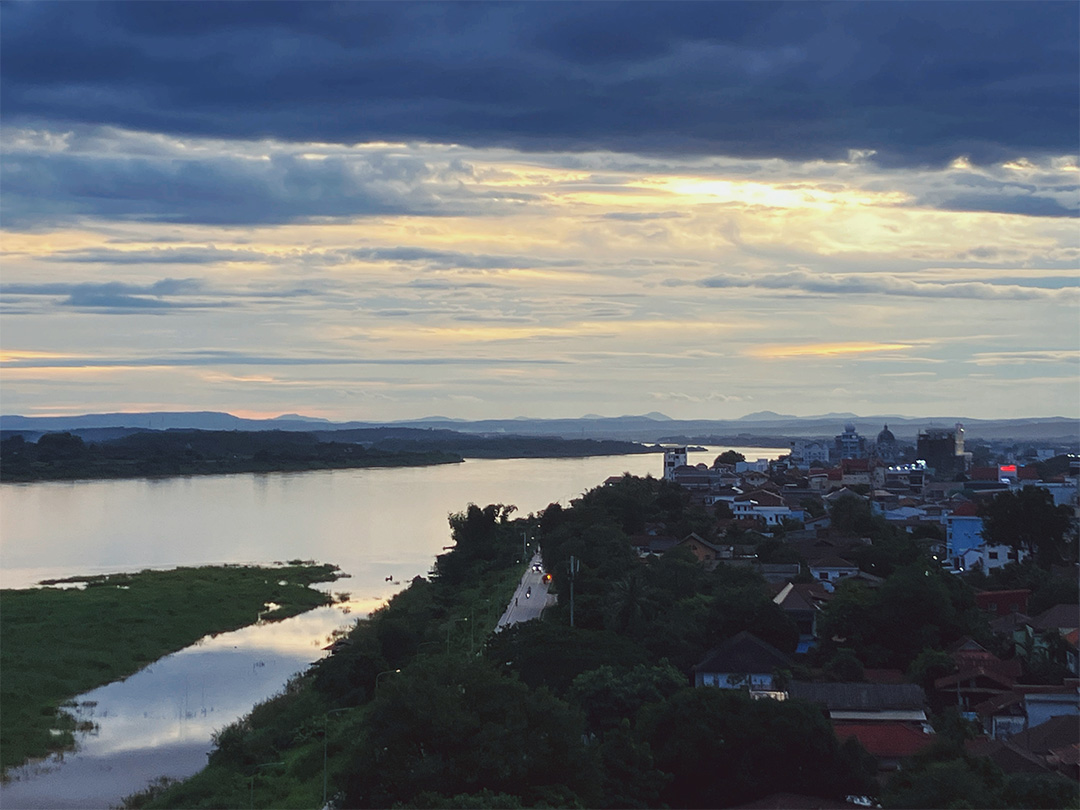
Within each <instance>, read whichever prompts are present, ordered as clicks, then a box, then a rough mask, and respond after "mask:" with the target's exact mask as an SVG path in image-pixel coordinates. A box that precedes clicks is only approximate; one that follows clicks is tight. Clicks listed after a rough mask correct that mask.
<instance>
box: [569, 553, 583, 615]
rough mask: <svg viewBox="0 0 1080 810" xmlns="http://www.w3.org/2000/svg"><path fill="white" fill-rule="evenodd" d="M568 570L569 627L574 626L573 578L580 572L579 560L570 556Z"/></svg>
mask: <svg viewBox="0 0 1080 810" xmlns="http://www.w3.org/2000/svg"><path fill="white" fill-rule="evenodd" d="M568 568H569V570H570V626H571V627H573V626H574V577H575V576H576V575H577V572H578V571H580V570H581V560H579V559H578V558H577V557H575V556H574V555H573V554H571V555H570V564H569V565H568Z"/></svg>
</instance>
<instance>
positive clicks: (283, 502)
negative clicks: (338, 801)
mask: <svg viewBox="0 0 1080 810" xmlns="http://www.w3.org/2000/svg"><path fill="white" fill-rule="evenodd" d="M723 449H727V448H710V449H709V450H708V451H707V452H704V453H691V458H690V462H691V463H697V462H701V461H704V462H706V463H711V461H712V459H713V458H715V456H716V455H717V453H719V452H721V451H722V450H723ZM733 449H735V450H738V451H739V452H741V453H743V454H744V455H745V456H746V457H747V458H748V459H756V458H775V457H777V456H778V455H780V454H781V452H782V451H781V450H780V449H777V448H738V447H737V448H733ZM662 466H663V465H662V457H661V456H659V455H655V454H650V455H639V456H600V457H595V458H587V459H505V460H468V461H466V462H464V463H463V464H453V465H442V466H436V467H417V468H389V469H366V470H332V471H318V472H305V473H271V474H260V475H250V474H242V475H230V476H200V477H188V478H164V479H135V480H123V481H79V482H63V483H59V482H48V483H35V484H3V485H0V587H4V588H24V587H32V586H33V585H35V584H36V583H38V582H39V581H41V580H42V579H53V578H60V577H68V576H79V575H87V574H95V573H115V572H121V571H138V570H142V569H145V568H172V567H176V566H190V565H208V564H222V563H252V564H271V563H274V562H284V561H287V560H292V559H304V560H315V561H318V562H329V563H334V564H336V565H338V566H340V568H341V569H342V570H343V571H344V572H345V573H346V574H348V575H349V578H347V579H340V580H338V581H337V582H335V583H332V584H330V585H328V586H327V587H328V588H329V589H331V590H332V591H334V592H335V593H340V592H348V593H349V599H348V601H346V602H343V603H341V604H337V605H334V606H333V607H326V608H320V609H318V610H314V611H311V612H309V613H306V614H304V615H302V616H297V617H295V618H292V619H288V620H286V621H283V622H277V623H262V624H259V625H255V626H252V627H248V628H245V629H243V630H239V631H236V632H234V633H226V634H222V635H220V636H217V637H214V638H206V639H203V640H202V641H200V642H199V643H197V644H195V645H194V646H192V647H189V648H187V649H185V650H181V651H180V652H178V653H175V654H173V655H170V656H166V657H165V658H163V659H161V660H159V661H157V662H155V663H154V664H152V665H151V666H149V667H147V668H146V669H144V670H142V671H141V672H139V673H137V674H135V675H133V676H132V677H130V678H127V679H126V680H124V681H120V682H117V683H113V684H109V685H108V686H104V687H101V688H99V689H95V690H93V691H92V692H89V693H86V694H85V695H81V696H80V697H79V698H78V699H77V702H78V703H79V706H80V708H79V713H80V714H81V715H83V716H85V717H86V718H87V719H89V720H92V721H93V722H94V723H95V724H96V726H97V728H96V730H95V732H93V733H91V734H88V735H85V736H83V737H82V738H81V739H80V741H79V746H78V749H77V750H76V751H75V752H73V753H68V754H66V755H64V756H56V757H50V758H49V759H48V760H45V761H43V762H39V763H33V764H31V765H28V766H24V767H23V768H18V769H14V770H13V771H12V772H11V773H10V774H9V775H10V776H11V777H12V780H11V781H9V782H8V783H6V784H4V785H2V786H0V806H2V807H4V808H5V810H16V809H17V808H65V807H78V808H106V807H110V806H115V805H117V804H119V802H120V800H121V799H122V797H124V796H126V795H129V794H131V793H133V792H135V791H138V790H141V789H142V788H144V787H145V786H146V785H147V783H148V782H149V781H150V780H152V779H154V778H156V777H158V776H171V777H173V778H183V777H185V776H190V775H191V774H193V773H195V772H196V771H198V770H199V769H201V768H202V767H203V766H204V765H205V764H206V754H207V752H209V751H210V749H211V746H212V741H211V735H212V734H213V732H214V731H215V730H217V729H220V728H222V727H224V726H225V725H227V724H229V723H231V722H233V721H234V720H236V719H237V718H239V717H241V716H243V715H244V714H246V713H247V712H249V711H250V710H251V708H252V707H253V706H254V705H255V704H256V703H258V702H260V701H262V700H265V699H266V698H268V697H270V696H272V695H273V694H275V693H276V692H278V691H280V689H281V688H282V687H283V686H284V685H285V683H286V681H287V680H288V679H289V678H290V677H292V676H293V675H295V674H296V673H298V672H300V671H302V670H303V669H304V668H305V667H306V666H307V665H308V664H310V663H311V662H312V661H315V660H317V659H318V658H319V657H321V656H322V655H324V654H325V653H324V652H323V650H322V647H323V646H325V645H326V643H327V641H328V640H329V636H330V634H331V633H332V632H333V631H334V630H335V629H337V628H340V627H343V626H347V625H348V624H349V623H350V622H352V621H354V620H355V619H356V618H357V617H362V616H365V615H366V614H367V613H369V612H370V611H372V610H374V609H375V608H376V607H378V606H379V605H380V604H382V603H383V602H385V600H386V599H387V598H389V597H390V596H392V595H393V594H394V593H396V592H397V591H399V590H400V589H401V588H402V587H404V586H405V585H407V584H408V582H409V580H411V579H412V578H413V577H414V576H417V575H421V576H426V575H427V574H428V572H429V571H430V569H431V565H432V563H433V562H434V558H435V556H436V555H437V554H440V553H442V551H443V548H444V547H445V546H447V545H449V543H450V532H449V526H448V523H447V516H448V515H449V514H450V513H451V512H457V511H461V510H463V509H464V508H465V507H466V506H467V505H468V504H469V503H470V502H471V503H476V504H478V505H480V506H484V505H487V504H489V503H503V504H514V505H516V506H517V507H518V514H522V515H525V514H528V513H529V512H538V511H540V510H542V509H544V508H545V507H546V506H547V505H548V504H550V503H553V502H556V501H557V502H560V503H562V504H563V505H566V504H567V503H568V502H569V501H570V500H571V499H572V498H575V497H577V496H579V495H580V494H581V493H583V492H585V491H587V490H589V489H591V488H592V487H595V486H598V485H599V484H601V483H602V482H603V481H604V479H606V478H607V477H608V476H611V475H621V474H622V473H624V472H629V473H632V474H634V475H646V474H650V473H651V474H652V475H653V476H655V477H659V476H660V475H661V474H662Z"/></svg>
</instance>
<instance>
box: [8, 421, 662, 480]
mask: <svg viewBox="0 0 1080 810" xmlns="http://www.w3.org/2000/svg"><path fill="white" fill-rule="evenodd" d="M34 439H36V441H34ZM650 452H656V448H653V447H646V446H645V445H641V444H637V443H635V442H626V441H613V440H593V439H560V438H556V437H538V436H496V437H484V436H475V435H467V434H459V433H455V432H454V431H447V430H439V431H432V430H418V429H410V428H373V429H358V430H344V431H307V432H300V431H285V430H261V431H253V430H246V431H243V430H176V429H170V430H147V429H138V428H89V429H86V430H84V431H64V432H61V433H44V434H40V435H37V434H34V433H32V432H26V433H24V432H23V431H10V430H7V431H4V432H3V440H2V441H0V481H3V482H29V481H55V480H72V479H95V478H143V477H151V476H174V475H221V474H227V473H252V472H299V471H309V470H333V469H352V468H362V467H412V466H423V465H431V464H456V463H460V462H462V461H464V460H465V459H466V458H563V457H586V456H598V455H626V454H631V453H650Z"/></svg>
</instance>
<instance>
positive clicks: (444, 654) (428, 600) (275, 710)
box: [124, 505, 538, 808]
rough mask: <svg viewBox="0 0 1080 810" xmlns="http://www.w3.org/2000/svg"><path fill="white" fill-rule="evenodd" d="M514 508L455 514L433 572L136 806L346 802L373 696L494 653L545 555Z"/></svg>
mask: <svg viewBox="0 0 1080 810" xmlns="http://www.w3.org/2000/svg"><path fill="white" fill-rule="evenodd" d="M512 511H513V508H512V507H505V506H500V505H492V506H488V507H486V508H484V509H480V508H479V507H476V506H475V505H470V506H469V507H468V509H467V510H466V511H465V512H462V513H457V514H454V515H451V516H450V525H451V528H452V530H453V536H454V540H455V545H454V547H453V549H452V550H449V551H448V552H447V553H444V554H441V555H439V556H438V557H437V559H436V562H435V566H434V569H433V571H432V573H431V575H430V577H429V578H423V577H416V578H414V579H413V580H412V582H411V583H410V584H409V586H408V587H407V588H405V589H404V590H402V591H401V592H399V593H398V594H396V595H395V596H394V597H393V598H392V599H390V600H389V602H388V603H387V604H386V605H385V606H384V607H381V608H379V609H378V610H376V611H375V612H374V613H372V614H371V616H370V617H369V620H368V621H363V622H358V623H357V624H356V625H355V626H354V627H353V629H352V630H351V632H349V633H348V634H347V635H343V636H342V637H341V638H340V639H339V641H338V643H337V644H335V645H334V652H333V654H332V655H330V656H328V657H326V658H323V659H321V660H320V661H319V662H317V663H316V664H314V665H313V666H312V667H311V669H309V670H308V671H307V672H305V673H303V674H302V675H300V676H298V677H297V678H295V679H294V680H293V681H291V682H290V684H289V685H288V686H287V687H286V688H285V690H284V691H283V692H282V693H281V694H279V695H278V696H276V697H274V698H272V699H271V700H268V701H266V702H265V703H262V704H260V705H259V706H256V707H255V709H254V710H253V711H252V712H251V713H250V714H249V715H248V716H247V717H245V718H243V719H241V720H240V721H238V722H236V723H234V724H232V725H230V726H228V727H226V728H224V729H221V730H220V731H219V732H218V733H217V735H216V736H215V750H214V751H213V753H211V755H210V759H209V762H208V764H207V767H206V768H204V769H203V770H202V771H200V772H199V773H197V774H195V775H194V776H192V777H191V778H189V779H186V780H184V781H183V782H180V783H172V784H170V783H169V782H168V781H161V782H159V783H158V784H157V785H155V786H153V787H151V788H150V789H148V790H146V791H144V792H142V793H139V794H136V795H133V796H130V797H128V799H127V800H126V801H125V805H124V806H125V807H177V808H192V807H242V806H248V805H251V806H256V807H268V806H273V807H282V808H304V807H308V808H310V807H315V806H325V803H326V802H327V800H329V801H331V802H333V801H334V797H335V796H338V798H339V799H340V795H341V792H342V791H343V790H345V789H346V785H347V783H348V781H349V779H350V778H351V777H350V774H351V772H352V760H353V757H354V756H355V751H354V746H355V743H356V740H357V739H358V736H360V735H362V734H364V733H365V732H364V729H365V728H366V727H367V722H368V719H369V714H370V709H371V706H372V703H373V701H376V700H377V699H378V698H379V697H380V696H383V695H387V694H390V693H391V692H395V691H397V690H399V689H401V688H403V684H405V683H407V682H408V681H409V679H410V678H413V677H417V676H420V677H428V676H429V675H433V673H436V672H440V671H442V670H443V669H444V668H446V667H450V668H451V669H453V668H455V667H459V666H465V667H472V666H475V665H476V662H478V661H479V660H480V659H481V658H482V656H483V650H484V649H485V648H486V646H487V644H488V643H489V640H490V637H491V636H492V634H493V633H494V631H495V628H496V627H497V625H498V623H499V618H500V616H502V615H503V614H504V613H505V612H506V608H507V605H508V604H512V602H513V594H514V592H515V589H516V588H517V587H518V586H519V585H520V583H521V580H522V574H523V573H524V572H526V571H528V570H529V568H530V565H531V560H532V558H533V553H532V551H531V550H529V551H527V550H526V549H523V547H522V534H523V533H525V534H526V535H527V536H534V535H535V533H536V531H537V530H538V526H537V524H536V521H535V519H533V518H532V516H530V517H529V518H527V519H517V520H513V521H511V520H509V519H508V516H509V514H510V512H512ZM504 632H505V631H504ZM417 705H418V706H424V705H426V702H425V699H424V698H418V701H417ZM432 711H433V713H434V714H440V713H441V712H440V710H439V709H438V708H437V707H436V708H432ZM387 806H389V805H387Z"/></svg>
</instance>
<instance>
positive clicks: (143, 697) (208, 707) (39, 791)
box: [0, 600, 381, 808]
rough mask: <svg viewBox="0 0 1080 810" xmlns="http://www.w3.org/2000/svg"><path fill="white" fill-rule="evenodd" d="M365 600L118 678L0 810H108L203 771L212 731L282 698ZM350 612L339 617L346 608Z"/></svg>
mask: <svg viewBox="0 0 1080 810" xmlns="http://www.w3.org/2000/svg"><path fill="white" fill-rule="evenodd" d="M378 604H381V601H380V602H377V603H372V602H371V600H366V601H358V602H353V603H348V602H347V603H340V604H336V605H333V606H329V607H324V608H317V609H315V610H312V611H309V612H307V613H305V614H301V615H300V616H295V617H293V618H291V619H286V620H284V621H281V622H263V623H261V624H259V625H254V626H251V627H246V628H244V629H242V630H237V631H235V632H231V633H222V634H220V635H217V636H207V637H205V638H203V639H201V640H200V641H199V642H198V643H197V644H195V645H192V646H191V647H188V648H186V649H184V650H181V651H179V652H177V653H174V654H172V655H168V656H166V657H165V658H162V659H160V660H159V661H156V662H155V663H153V664H151V665H150V666H148V667H146V668H145V669H143V670H141V671H139V672H137V673H136V674H134V675H132V676H131V677H130V678H127V679H126V680H123V681H118V682H116V683H111V684H109V685H107V686H103V687H100V688H98V689H94V690H92V691H90V692H87V693H85V694H83V695H80V696H79V697H78V698H77V699H76V702H77V703H78V704H79V707H78V708H77V709H76V710H75V713H76V714H78V717H79V719H80V720H89V721H91V722H93V723H95V724H96V729H95V731H94V732H92V733H89V734H83V735H79V741H78V749H77V751H76V752H74V753H68V754H65V755H62V756H54V757H50V758H49V759H47V760H46V761H44V762H42V763H36V764H31V765H28V766H26V767H23V768H18V769H14V770H13V771H12V774H11V775H12V777H13V779H14V780H15V781H13V782H11V783H10V784H8V785H4V786H2V787H0V804H2V805H3V806H5V807H27V808H29V807H57V808H59V807H83V808H86V807H107V806H110V805H115V804H117V803H119V801H120V799H121V798H122V797H123V796H124V795H127V794H130V793H132V792H134V791H136V790H140V789H142V787H144V786H145V784H146V783H147V782H148V781H149V780H150V779H153V778H155V777H157V776H160V775H170V776H174V777H180V778H182V777H185V776H190V775H191V774H193V773H195V772H196V771H198V770H199V769H201V768H202V767H203V766H204V765H205V764H206V754H207V753H208V752H209V751H210V750H211V748H212V746H213V743H212V739H211V738H212V735H213V734H214V732H215V731H217V730H219V729H221V728H223V727H224V726H226V725H228V724H229V723H232V722H233V721H235V720H236V719H237V718H239V717H241V716H243V715H245V714H247V713H248V712H249V711H251V708H252V707H253V706H254V705H255V704H256V703H259V702H261V701H263V700H266V699H267V698H269V697H271V696H273V695H275V694H277V693H278V692H280V691H281V689H282V687H283V686H284V685H285V683H286V682H287V681H288V680H289V678H291V677H292V676H293V675H295V674H297V673H298V672H301V671H303V670H304V669H306V668H307V666H308V665H309V664H311V663H312V662H314V661H316V660H318V659H319V658H322V657H323V656H324V655H326V653H325V652H324V651H323V650H322V647H323V646H325V644H326V643H327V641H328V640H329V638H330V637H331V635H332V633H333V631H334V630H336V629H338V628H341V627H343V626H348V625H349V624H351V623H352V622H353V621H354V620H355V619H356V618H357V617H359V616H365V615H367V612H370V610H372V609H374V607H377V606H378ZM346 607H348V608H350V612H349V613H346V612H345V610H344V608H346Z"/></svg>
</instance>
